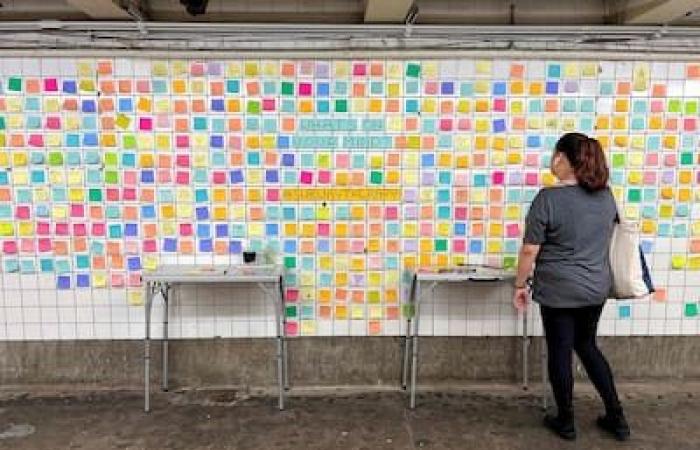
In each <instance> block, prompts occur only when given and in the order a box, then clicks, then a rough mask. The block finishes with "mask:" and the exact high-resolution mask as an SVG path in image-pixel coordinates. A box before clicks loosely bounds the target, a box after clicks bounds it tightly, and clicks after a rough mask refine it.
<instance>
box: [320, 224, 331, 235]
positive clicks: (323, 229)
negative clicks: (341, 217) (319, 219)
mask: <svg viewBox="0 0 700 450" xmlns="http://www.w3.org/2000/svg"><path fill="white" fill-rule="evenodd" d="M317 229H318V230H317V234H318V235H319V236H330V234H331V226H330V225H329V224H327V223H319V224H318V225H317Z"/></svg>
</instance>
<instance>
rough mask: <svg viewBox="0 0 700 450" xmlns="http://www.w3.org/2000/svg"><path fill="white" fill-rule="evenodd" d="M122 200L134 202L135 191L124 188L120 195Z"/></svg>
mask: <svg viewBox="0 0 700 450" xmlns="http://www.w3.org/2000/svg"><path fill="white" fill-rule="evenodd" d="M122 198H123V199H124V200H130V201H133V200H136V198H137V197H136V189H134V188H124V191H123V193H122Z"/></svg>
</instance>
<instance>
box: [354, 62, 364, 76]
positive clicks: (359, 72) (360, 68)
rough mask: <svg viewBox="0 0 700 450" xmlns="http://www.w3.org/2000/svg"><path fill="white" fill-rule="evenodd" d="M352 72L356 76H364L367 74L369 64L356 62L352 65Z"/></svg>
mask: <svg viewBox="0 0 700 450" xmlns="http://www.w3.org/2000/svg"><path fill="white" fill-rule="evenodd" d="M352 74H353V75H355V76H356V77H363V76H365V75H367V64H355V65H354V66H353V67H352Z"/></svg>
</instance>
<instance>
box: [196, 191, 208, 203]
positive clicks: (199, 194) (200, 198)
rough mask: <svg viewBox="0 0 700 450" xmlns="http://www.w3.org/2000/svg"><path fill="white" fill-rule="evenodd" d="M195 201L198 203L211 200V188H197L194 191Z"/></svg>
mask: <svg viewBox="0 0 700 450" xmlns="http://www.w3.org/2000/svg"><path fill="white" fill-rule="evenodd" d="M194 201H195V202H197V203H202V202H206V201H209V190H208V189H196V190H195V191H194Z"/></svg>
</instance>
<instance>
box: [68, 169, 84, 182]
mask: <svg viewBox="0 0 700 450" xmlns="http://www.w3.org/2000/svg"><path fill="white" fill-rule="evenodd" d="M82 184H83V171H82V170H79V169H71V170H70V171H68V185H69V186H80V185H82Z"/></svg>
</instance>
